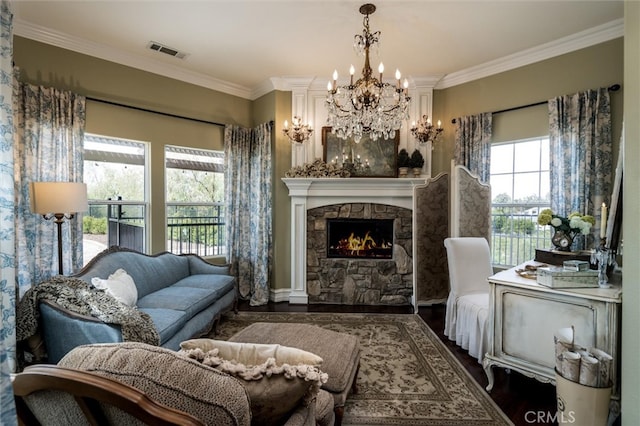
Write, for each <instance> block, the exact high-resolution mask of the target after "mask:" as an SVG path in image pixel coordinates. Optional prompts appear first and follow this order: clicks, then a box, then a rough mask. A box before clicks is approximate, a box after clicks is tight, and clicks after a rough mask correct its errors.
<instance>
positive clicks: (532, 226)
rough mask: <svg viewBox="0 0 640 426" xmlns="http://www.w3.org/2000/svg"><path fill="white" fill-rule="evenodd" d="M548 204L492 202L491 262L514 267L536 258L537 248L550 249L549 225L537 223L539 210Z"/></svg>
mask: <svg viewBox="0 0 640 426" xmlns="http://www.w3.org/2000/svg"><path fill="white" fill-rule="evenodd" d="M545 208H549V205H548V204H536V203H532V204H528V205H526V206H523V205H522V204H506V203H505V204H495V203H494V204H493V209H492V210H493V211H492V214H491V224H492V230H491V252H492V253H491V254H492V261H493V264H494V265H499V266H515V265H518V264H520V263H523V262H526V261H528V260H532V259H533V258H535V254H536V248H549V246H550V244H551V227H550V226H540V225H538V212H539V211H541V210H542V209H545Z"/></svg>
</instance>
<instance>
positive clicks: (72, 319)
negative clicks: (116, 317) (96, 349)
mask: <svg viewBox="0 0 640 426" xmlns="http://www.w3.org/2000/svg"><path fill="white" fill-rule="evenodd" d="M38 309H39V311H40V324H41V329H42V334H43V337H44V343H45V346H46V349H47V358H48V362H49V363H53V364H55V363H57V362H58V361H60V359H62V357H63V356H64V355H66V354H67V352H69V351H70V350H72V349H73V348H75V347H76V346H80V345H86V344H90V343H113V342H122V341H123V339H122V331H121V329H120V326H119V325H115V324H107V323H105V322H102V321H100V320H99V319H97V318H94V317H90V316H86V315H79V314H77V313H74V312H71V311H69V310H67V309H64V308H63V307H61V306H58V305H56V304H55V303H52V302H48V301H41V302H40V303H39V304H38Z"/></svg>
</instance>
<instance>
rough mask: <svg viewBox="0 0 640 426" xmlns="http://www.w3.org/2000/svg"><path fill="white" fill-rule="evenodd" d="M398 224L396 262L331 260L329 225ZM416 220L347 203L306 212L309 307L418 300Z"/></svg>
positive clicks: (402, 211) (396, 210)
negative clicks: (388, 221) (414, 255)
mask: <svg viewBox="0 0 640 426" xmlns="http://www.w3.org/2000/svg"><path fill="white" fill-rule="evenodd" d="M334 218H339V219H393V220H394V224H393V228H394V244H393V259H391V260H382V259H354V258H350V259H341V258H328V257H327V229H326V223H327V219H334ZM412 228H413V226H412V214H411V210H410V209H407V208H403V207H397V206H390V205H385V204H375V203H346V204H333V205H329V206H322V207H317V208H314V209H310V210H308V211H307V293H308V295H309V303H333V304H345V305H408V304H411V296H412V294H413V264H412V259H411V253H412Z"/></svg>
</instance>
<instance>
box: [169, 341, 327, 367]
mask: <svg viewBox="0 0 640 426" xmlns="http://www.w3.org/2000/svg"><path fill="white" fill-rule="evenodd" d="M180 348H182V349H184V350H188V349H202V351H203V352H209V351H212V350H214V349H217V350H218V356H219V357H220V358H223V359H226V360H230V361H231V360H235V361H237V362H238V363H241V364H245V365H257V364H263V363H265V362H266V361H267V360H268V359H269V358H274V359H276V361H277V362H278V365H282V364H289V365H297V364H306V365H312V366H314V367H320V366H321V365H322V358H320V357H319V356H318V355H316V354H313V353H311V352H307V351H303V350H302V349H297V348H291V347H288V346H281V345H277V344H272V345H269V344H259V343H237V342H227V341H226V340H214V339H191V340H185V341H184V342H182V343H180Z"/></svg>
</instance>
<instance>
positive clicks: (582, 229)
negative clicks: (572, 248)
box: [580, 222, 591, 235]
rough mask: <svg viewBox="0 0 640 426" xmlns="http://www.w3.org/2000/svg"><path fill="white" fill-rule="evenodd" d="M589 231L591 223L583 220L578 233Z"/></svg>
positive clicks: (587, 232) (584, 233) (586, 233)
mask: <svg viewBox="0 0 640 426" xmlns="http://www.w3.org/2000/svg"><path fill="white" fill-rule="evenodd" d="M590 232H591V224H590V223H589V222H583V224H582V226H581V227H580V233H581V234H582V235H589V233H590Z"/></svg>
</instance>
